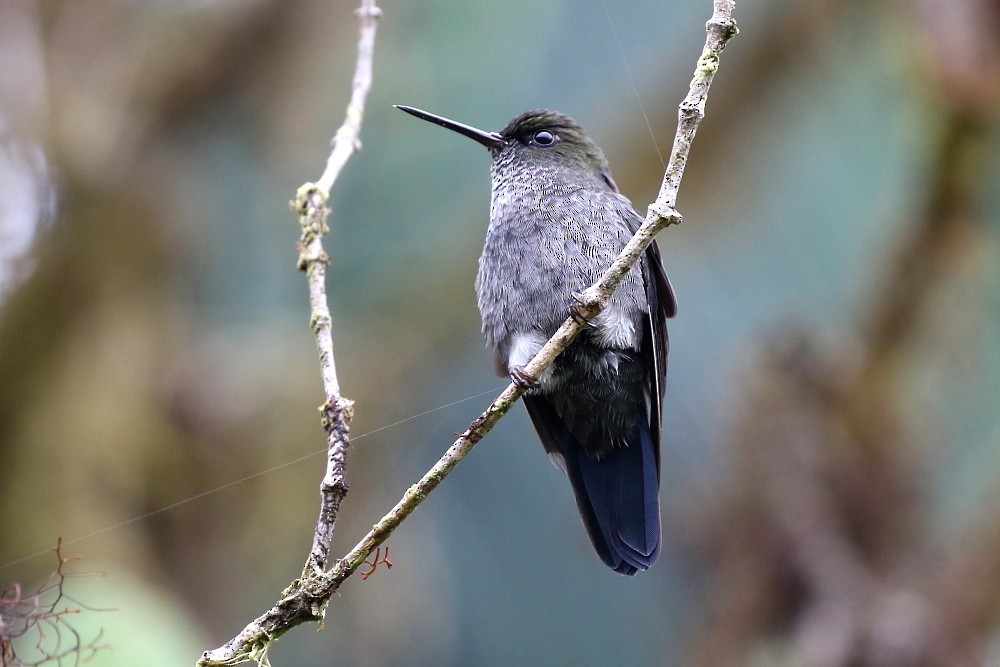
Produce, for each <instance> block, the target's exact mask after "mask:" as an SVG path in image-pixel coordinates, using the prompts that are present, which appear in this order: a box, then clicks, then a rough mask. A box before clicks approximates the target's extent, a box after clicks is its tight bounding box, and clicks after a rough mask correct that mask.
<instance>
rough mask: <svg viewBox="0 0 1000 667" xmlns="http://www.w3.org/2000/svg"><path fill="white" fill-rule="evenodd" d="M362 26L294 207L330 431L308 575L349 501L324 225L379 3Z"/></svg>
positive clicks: (318, 566)
mask: <svg viewBox="0 0 1000 667" xmlns="http://www.w3.org/2000/svg"><path fill="white" fill-rule="evenodd" d="M356 13H357V15H358V18H359V20H360V23H361V27H360V34H359V37H358V62H357V67H356V68H355V71H354V82H353V84H352V89H351V101H350V103H348V105H347V117H346V118H345V120H344V124H343V125H341V126H340V129H338V130H337V133H336V134H335V135H334V137H333V142H332V143H331V151H330V157H329V158H328V159H327V162H326V169H325V170H324V171H323V175H322V176H320V178H319V180H318V181H316V183H306V184H305V185H303V186H302V187H301V188H299V191H298V194H297V196H296V199H295V201H293V202H292V207H293V208H294V209H295V210H296V211H298V213H299V224H300V225H301V227H302V238H301V239H300V241H299V248H300V254H299V268H300V269H302V270H303V271H305V272H306V279H307V281H308V283H309V306H310V309H311V313H312V315H311V317H310V324H311V326H312V330H313V333H314V334H315V336H316V348H317V350H318V351H319V365H320V373H321V374H322V376H323V390H324V391H325V392H326V401H325V402H324V403H323V405H322V407H321V408H320V410H321V412H322V423H323V428H324V430H325V431H326V440H327V442H326V445H327V457H326V474H325V475H324V476H323V481H322V482H321V483H320V497H321V501H320V510H319V518H318V519H317V520H316V530H315V531H314V532H313V545H312V550H311V551H310V552H309V561H308V562H307V563H306V569H307V570H308V569H315V570H317V571H322V570H323V569H324V568H325V567H326V564H327V559H328V557H329V554H330V540H331V539H332V538H333V530H334V526H335V524H336V521H337V514H338V513H339V512H340V504H341V502H342V501H343V500H344V496H346V495H347V478H346V471H345V468H346V465H347V449H348V447H349V446H350V439H349V434H350V423H351V416H352V409H351V406H352V405H353V403H352V401H349V400H347V399H345V398H343V397H342V396H341V395H340V383H339V382H338V380H337V367H336V366H335V364H334V357H333V331H332V326H331V324H332V323H331V318H330V306H329V304H328V302H327V299H326V267H327V265H328V264H329V262H330V258H329V256H328V255H327V254H326V251H325V250H324V249H323V234H325V233H326V232H327V231H329V230H328V228H327V224H326V220H327V217H328V216H329V215H330V210H329V208H328V207H327V205H326V202H327V199H328V198H329V194H330V188H332V187H333V184H334V182H335V181H336V180H337V177H338V176H339V175H340V172H341V170H342V169H343V168H344V165H345V164H346V163H347V160H348V159H349V158H350V157H351V155H353V154H354V153H355V152H356V151H358V150H359V149H360V148H361V142H360V140H359V136H360V133H361V121H362V118H363V117H364V112H365V99H366V98H367V97H368V91H369V90H370V89H371V86H372V55H373V52H374V47H375V32H376V29H377V26H378V18H379V16H380V15H381V13H382V10H380V9H379V8H378V7H376V6H375V0H362V3H361V7H359V8H358V10H357V12H356Z"/></svg>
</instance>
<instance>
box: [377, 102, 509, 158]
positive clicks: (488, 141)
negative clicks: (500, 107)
mask: <svg viewBox="0 0 1000 667" xmlns="http://www.w3.org/2000/svg"><path fill="white" fill-rule="evenodd" d="M393 106H394V107H396V108H397V109H401V110H402V111H405V112H406V113H408V114H411V115H413V116H416V117H417V118H422V119H423V120H426V121H430V122H431V123H434V124H435V125H440V126H441V127H446V128H448V129H449V130H454V131H455V132H458V133H459V134H461V135H464V136H466V137H468V138H470V139H472V140H473V141H477V142H479V143H481V144H482V145H483V146H486V147H487V148H489V149H490V150H491V151H492V150H499V149H500V148H502V147H503V145H504V144H506V143H507V140H506V139H504V138H503V137H502V136H500V135H499V134H497V133H496V132H484V131H483V130H479V129H476V128H474V127H472V126H471V125H466V124H465V123H459V122H457V121H454V120H448V119H447V118H444V117H443V116H435V115H434V114H432V113H427V112H426V111H423V110H421V109H414V108H413V107H408V106H404V105H402V104H394V105H393Z"/></svg>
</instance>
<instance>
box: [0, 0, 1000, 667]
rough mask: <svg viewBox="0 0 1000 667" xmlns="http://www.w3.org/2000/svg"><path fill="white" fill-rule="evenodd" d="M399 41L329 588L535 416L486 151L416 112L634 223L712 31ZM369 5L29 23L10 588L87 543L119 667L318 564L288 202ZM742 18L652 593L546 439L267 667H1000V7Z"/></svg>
mask: <svg viewBox="0 0 1000 667" xmlns="http://www.w3.org/2000/svg"><path fill="white" fill-rule="evenodd" d="M382 8H383V10H384V12H385V15H384V18H383V20H382V22H381V24H380V31H379V35H378V38H377V43H376V54H375V73H374V88H373V90H372V92H371V94H370V97H369V99H368V105H367V114H366V118H365V125H364V128H363V131H362V140H363V142H364V150H363V151H362V152H361V153H359V154H358V155H356V156H355V157H354V158H353V159H352V160H351V162H350V163H349V164H348V166H347V169H346V171H345V172H344V174H343V175H342V177H341V179H340V181H339V182H338V183H337V185H336V186H335V189H334V192H333V199H332V202H333V214H332V217H331V226H332V233H331V234H330V236H329V238H328V241H327V249H328V251H329V252H330V254H331V256H332V266H331V269H330V272H329V279H328V287H329V291H330V298H331V307H332V309H333V316H334V336H335V344H336V353H337V364H338V370H339V373H340V380H341V386H342V388H343V391H344V394H345V395H346V396H347V397H349V398H352V399H354V400H355V401H356V406H355V408H356V419H355V421H354V424H353V429H352V432H353V435H354V443H355V446H354V447H353V449H352V452H351V457H350V460H349V470H348V474H349V482H350V485H351V491H350V494H349V495H348V497H347V500H346V501H345V503H344V506H343V510H342V513H341V517H340V520H339V522H338V525H337V533H336V536H335V543H334V548H333V551H334V552H335V554H339V553H343V552H346V551H347V550H348V549H349V548H350V547H351V546H353V545H354V543H355V542H356V541H357V540H358V539H359V538H360V537H361V536H362V535H363V534H364V533H365V532H366V531H367V529H368V527H370V525H371V523H372V522H373V521H374V520H376V519H377V518H378V517H379V516H381V515H382V514H383V513H384V511H385V510H387V509H388V508H389V507H390V506H391V505H392V504H393V503H394V502H395V501H396V499H397V498H398V497H399V496H400V495H401V493H402V492H403V491H404V490H405V488H406V487H407V486H408V485H409V484H410V483H412V481H414V480H415V479H416V478H417V477H418V476H419V475H420V474H421V473H422V472H423V471H424V470H426V469H427V468H428V467H429V466H430V465H431V464H432V463H433V461H434V460H436V459H437V457H438V456H439V455H440V454H441V453H442V452H443V451H444V449H445V448H446V447H447V446H448V444H450V442H451V441H452V440H453V436H452V434H453V433H454V432H455V431H462V430H464V429H465V427H466V426H467V425H468V423H469V421H470V420H471V419H472V418H473V417H474V416H475V415H477V414H478V413H479V411H480V410H481V409H482V408H483V407H485V405H487V404H488V402H489V400H490V398H491V395H492V394H493V393H495V392H496V391H498V390H499V389H500V388H501V387H502V386H503V384H504V382H503V381H502V380H501V379H499V378H496V377H495V376H494V375H493V372H492V367H491V362H490V359H489V357H488V355H487V353H486V352H485V350H484V346H483V342H482V339H481V337H480V334H479V319H478V313H477V311H476V307H475V300H474V293H473V290H472V281H473V276H474V274H475V267H476V259H477V257H478V254H479V249H480V246H481V243H482V238H483V234H484V232H485V229H486V224H487V220H488V198H489V176H488V166H489V159H488V155H487V154H486V152H485V151H483V150H482V149H481V148H479V147H477V146H476V145H474V144H472V143H471V142H468V141H466V140H464V139H461V138H460V137H457V136H455V135H452V134H450V133H446V132H443V131H440V130H437V129H435V128H432V127H430V126H428V125H427V124H425V123H420V122H418V121H416V120H415V119H413V118H410V117H408V116H406V115H405V114H402V113H400V112H399V111H396V110H394V109H393V108H392V107H391V105H392V104H394V103H401V104H411V105H414V106H418V107H421V108H424V109H427V110H429V111H432V112H436V113H440V114H443V115H446V116H449V117H452V118H455V119H457V120H461V121H464V122H467V123H470V124H473V125H477V126H479V127H483V128H487V129H497V128H500V127H502V126H503V125H504V124H505V123H506V122H507V120H508V119H509V118H510V117H512V116H514V115H515V114H517V113H519V112H520V111H522V110H524V109H527V108H531V107H539V106H545V107H551V108H556V109H559V110H562V111H564V112H567V113H569V114H570V115H572V116H574V117H575V118H576V119H577V120H578V121H579V122H580V123H581V124H583V125H584V126H585V127H587V128H588V130H589V131H590V133H591V135H592V136H593V137H594V138H595V139H596V140H597V141H598V143H599V144H601V146H602V147H603V148H604V149H605V151H606V153H607V155H608V158H609V160H610V162H611V165H612V168H613V170H614V174H615V177H616V179H617V181H618V184H619V185H620V186H621V188H622V190H623V191H624V193H625V194H627V195H628V196H629V197H630V198H631V199H632V201H633V202H634V203H635V204H636V207H637V208H638V209H639V210H640V211H644V210H645V207H646V205H647V204H648V203H649V202H650V201H651V200H652V198H653V197H654V195H655V193H656V190H657V188H658V186H659V181H660V178H661V175H662V172H663V168H662V163H661V158H660V157H659V156H660V155H663V156H665V155H666V153H667V152H668V151H669V149H670V144H671V140H672V135H673V128H674V125H675V122H676V105H677V103H678V102H679V101H680V100H681V98H682V97H683V95H684V94H685V92H686V90H687V84H688V81H689V80H690V76H691V72H692V70H693V67H694V63H695V59H696V58H697V56H698V55H699V54H700V51H701V46H702V44H703V42H704V24H705V21H706V20H707V19H708V17H709V16H710V14H711V6H710V3H709V2H708V0H704V1H701V2H696V3H692V2H680V1H679V0H674V1H672V2H657V1H654V0H638V1H635V2H625V3H613V2H610V1H608V2H606V3H605V2H603V1H602V0H579V1H576V2H569V1H567V0H563V1H550V2H542V3H539V2H527V1H525V0H511V1H510V2H506V3H503V4H500V3H459V2H445V1H443V0H422V1H421V2H411V3H399V2H391V1H389V0H386V2H385V4H384V5H382ZM353 9H354V5H353V3H351V2H343V1H340V0H338V1H336V2H317V1H315V0H293V1H291V2H274V1H266V0H256V1H253V0H197V1H195V0H180V1H173V2H168V1H166V0H133V1H132V2H117V3H109V2H101V1H99V0H62V1H59V0H54V1H51V2H33V1H32V0H4V2H2V3H0V61H2V62H3V63H4V64H3V66H2V67H0V474H2V479H0V587H4V586H7V585H8V584H11V583H13V582H21V583H22V584H24V585H25V586H30V585H32V584H33V583H35V582H38V581H40V580H42V579H43V578H44V577H45V575H46V574H47V573H48V572H49V571H50V570H52V568H53V567H54V564H55V559H54V556H53V555H52V554H51V553H48V552H46V551H45V550H46V549H48V548H50V547H52V546H53V545H54V544H55V541H56V539H57V538H58V537H62V538H63V539H64V540H66V541H68V542H69V543H68V544H66V545H65V546H64V549H63V553H64V554H67V555H68V554H79V555H82V556H83V560H82V561H81V562H79V563H77V564H74V565H73V567H72V570H73V571H75V572H93V571H100V572H105V573H106V577H102V578H93V577H90V578H73V579H70V580H68V581H67V583H66V592H67V593H68V594H70V595H71V596H73V598H75V599H76V600H78V601H79V605H82V606H85V607H88V608H114V611H103V612H98V611H88V610H86V609H85V610H84V611H83V613H81V614H79V615H78V616H75V617H73V618H72V619H71V622H72V624H73V627H75V628H76V629H77V630H78V631H79V632H80V633H81V636H82V637H83V639H84V641H85V642H86V641H89V640H90V638H92V637H94V636H95V635H96V633H97V631H98V629H99V628H103V636H102V638H101V640H100V642H101V643H103V642H107V643H109V644H111V648H109V649H107V650H103V651H101V652H99V653H97V654H96V655H95V656H94V657H93V659H92V660H91V662H89V663H88V664H90V665H97V666H104V665H108V666H111V665H137V664H141V665H153V666H157V665H171V666H173V665H191V664H194V661H195V660H196V659H197V658H198V657H199V655H200V654H201V652H202V651H203V650H205V649H209V648H214V647H215V646H218V645H220V644H221V643H223V642H224V641H225V640H227V639H228V638H229V637H231V636H232V635H234V634H235V633H236V632H237V631H238V630H240V629H241V628H242V627H243V625H244V624H245V623H246V622H247V621H248V620H250V619H251V618H253V617H255V616H257V615H258V614H259V613H261V612H263V611H264V610H265V609H266V608H268V607H269V606H270V604H271V603H272V601H273V600H274V599H275V597H276V596H277V594H278V593H279V591H280V590H281V589H282V588H283V587H284V586H285V585H287V583H288V582H289V581H290V579H291V578H293V577H294V576H295V575H296V574H297V573H298V572H299V571H300V568H301V566H302V563H303V561H304V558H305V555H306V553H307V550H308V547H309V544H310V540H311V535H312V526H313V524H314V520H315V513H316V511H317V505H318V503H317V501H318V494H317V488H318V484H319V480H320V478H321V476H322V472H323V457H322V455H321V452H322V449H323V446H324V438H323V433H322V430H321V428H320V424H319V419H318V413H317V411H316V407H317V406H318V405H319V404H320V403H321V402H322V401H323V396H322V391H321V386H320V381H319V374H318V369H317V364H316V361H315V350H314V345H313V340H312V337H311V334H310V331H309V327H308V321H309V310H308V305H307V300H306V289H305V281H304V278H303V275H302V274H300V273H299V272H298V271H296V269H295V260H296V249H295V241H296V239H297V237H298V228H297V225H296V220H295V217H294V216H293V215H292V213H291V212H290V211H289V210H288V205H287V202H288V200H289V199H290V198H291V197H292V196H293V194H294V192H295V189H296V188H297V187H298V186H299V185H300V184H301V183H303V182H304V181H307V180H313V179H315V178H317V177H318V176H319V174H320V172H321V171H322V166H323V164H324V160H325V157H326V154H327V152H328V141H329V138H330V136H331V135H332V133H333V131H334V130H335V129H336V127H337V126H338V125H339V124H340V123H341V121H342V118H343V112H344V107H345V105H346V102H347V98H348V93H349V88H350V79H351V76H352V73H353V68H354V50H355V39H356V22H355V20H354V18H353V13H352V12H353ZM736 18H737V21H738V23H739V26H740V29H741V31H742V33H741V35H740V36H739V37H738V38H737V39H736V40H735V41H733V42H732V43H731V44H730V46H729V48H728V49H727V51H726V53H725V55H724V57H723V61H722V68H721V71H720V73H719V76H718V77H717V78H716V82H715V87H714V88H713V90H712V93H711V96H710V99H709V104H708V116H707V118H706V120H705V122H704V123H703V125H702V128H701V130H700V132H699V135H698V138H697V140H696V142H695V145H694V149H693V153H692V157H691V161H690V163H689V165H688V170H687V175H686V177H685V180H684V183H683V186H682V188H681V194H680V198H679V202H678V206H679V208H680V210H681V212H682V213H683V214H684V224H683V225H681V226H680V227H674V228H671V229H669V230H668V231H666V232H665V233H664V234H662V235H661V237H660V239H659V243H660V247H661V249H662V253H663V257H664V264H665V265H666V267H667V269H668V272H669V273H670V276H671V278H672V280H673V283H674V286H675V288H676V290H677V293H678V295H679V300H680V312H679V315H678V316H677V318H676V319H675V320H673V321H672V322H671V324H670V336H671V343H672V350H671V357H670V371H669V386H668V396H667V400H666V407H665V432H664V445H663V471H662V496H663V498H662V501H663V511H664V548H663V552H662V554H661V557H660V560H659V562H658V563H657V564H656V566H655V567H654V568H653V569H652V570H651V571H649V572H647V573H644V574H641V575H639V576H637V577H636V578H635V579H625V578H622V577H620V576H617V575H615V574H613V573H611V572H610V571H608V570H607V569H606V568H605V567H604V566H603V565H601V563H600V562H599V561H598V559H597V558H596V557H595V555H594V554H593V553H592V550H591V547H590V546H589V544H588V542H587V538H586V535H585V533H584V531H583V529H582V526H581V524H580V521H579V518H578V516H577V514H576V511H575V508H574V504H573V500H572V497H571V494H570V491H569V486H568V484H567V483H566V481H565V479H563V478H562V474H561V473H560V472H559V471H558V470H556V469H555V468H554V467H553V466H551V465H550V464H549V463H548V461H547V459H546V457H545V456H544V454H543V452H542V449H541V447H540V445H539V444H538V442H537V439H536V438H535V436H534V434H533V432H532V431H531V428H530V426H529V424H528V421H527V419H526V417H525V414H524V412H523V410H522V409H521V408H520V407H518V408H517V409H516V410H515V411H514V413H513V414H512V415H510V416H509V417H508V418H507V419H505V420H503V421H502V422H501V423H500V425H499V426H498V427H497V428H496V429H495V430H494V432H493V433H491V434H490V435H489V436H488V437H487V439H486V440H484V441H483V442H482V443H481V444H480V445H479V446H478V447H477V448H476V449H475V450H474V452H473V453H472V454H471V455H470V456H469V458H468V459H467V460H466V461H465V462H463V463H462V464H461V465H460V466H459V468H458V469H456V471H455V472H454V474H453V475H452V476H451V477H449V479H448V480H447V481H446V482H445V483H444V484H443V485H442V486H441V488H440V489H439V490H438V491H437V492H436V493H435V494H434V495H433V496H431V497H430V498H429V499H428V501H427V502H426V503H425V504H424V505H423V506H422V507H421V508H420V509H419V511H418V512H417V513H416V514H415V515H414V516H413V517H412V518H411V519H410V520H408V521H407V522H406V523H405V524H404V525H403V526H402V527H401V528H400V529H399V530H398V531H397V532H396V533H395V534H394V535H393V536H392V538H391V539H390V541H389V543H388V544H389V546H390V548H391V554H392V555H391V559H392V561H393V562H394V564H395V567H393V568H392V570H391V571H389V570H386V569H380V571H379V572H377V573H376V574H375V575H374V576H373V577H371V578H370V579H368V580H367V581H362V580H361V579H360V577H355V578H353V579H351V580H349V582H348V583H347V584H346V585H345V586H344V587H343V589H342V590H341V596H340V597H337V598H335V599H334V600H333V602H332V604H331V605H330V607H329V610H328V613H327V622H326V625H325V627H324V628H323V631H322V632H319V633H317V632H314V631H313V628H300V629H297V630H295V631H293V632H292V633H291V634H289V635H287V636H286V637H284V638H283V639H282V640H281V641H280V642H279V643H278V644H277V645H276V647H275V648H274V650H273V651H272V654H271V658H272V661H273V664H274V665H275V666H276V667H278V666H281V665H299V666H304V667H308V666H313V665H316V666H318V665H338V666H350V665H357V666H372V667H381V666H387V667H388V666H401V665H407V666H420V665H485V666H491V665H619V664H621V665H624V664H628V665H657V666H659V665H663V666H674V665H706V666H707V665H752V666H766V665H845V666H847V665H888V666H893V665H980V664H997V662H998V661H1000V634H998V631H997V630H998V627H1000V521H998V519H997V517H1000V496H998V493H997V490H996V486H997V485H996V480H997V477H998V469H1000V262H998V260H1000V245H998V233H1000V187H998V185H1000V158H998V156H1000V141H998V132H997V128H998V122H997V121H998V104H997V102H998V88H1000V51H998V45H1000V13H998V8H997V5H996V3H994V2H991V1H989V0H923V1H922V2H920V3H905V2H899V1H891V0H883V1H881V2H859V1H849V0H801V1H799V2H790V1H788V0H759V1H758V2H753V3H751V2H741V3H740V4H739V5H738V6H737V10H736ZM647 123H648V125H647ZM470 396H476V397H475V398H473V399H471V400H465V401H462V399H466V398H467V397H470ZM460 401H461V402H460ZM442 406H445V407H442ZM432 410H433V412H429V411H432ZM415 415H416V416H415ZM401 420H407V421H401ZM389 425H391V426H389ZM387 426H388V427H387ZM383 427H387V428H383ZM234 481H238V483H236V484H231V483H232V482H234ZM227 485H228V486H227ZM213 491H214V492H213ZM183 501H188V502H183ZM175 503H183V504H178V505H176V506H173V504H175ZM163 508H167V509H165V510H164V511H158V510H163ZM136 517H141V518H138V519H136ZM133 519H135V520H133ZM105 529H107V530H105ZM50 634H51V633H50ZM29 643H31V642H29ZM29 649H30V646H22V647H21V650H22V651H23V657H25V658H28V657H31V654H30V652H29Z"/></svg>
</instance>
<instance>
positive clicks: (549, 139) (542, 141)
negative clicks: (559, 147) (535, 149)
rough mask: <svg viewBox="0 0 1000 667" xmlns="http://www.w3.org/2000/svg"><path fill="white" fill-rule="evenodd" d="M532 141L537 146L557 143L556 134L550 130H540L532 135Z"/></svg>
mask: <svg viewBox="0 0 1000 667" xmlns="http://www.w3.org/2000/svg"><path fill="white" fill-rule="evenodd" d="M531 143H533V144H535V145H536V146H551V145H552V144H554V143H556V135H554V134H553V133H552V132H550V131H548V130H539V131H538V132H535V133H534V134H533V135H531Z"/></svg>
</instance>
